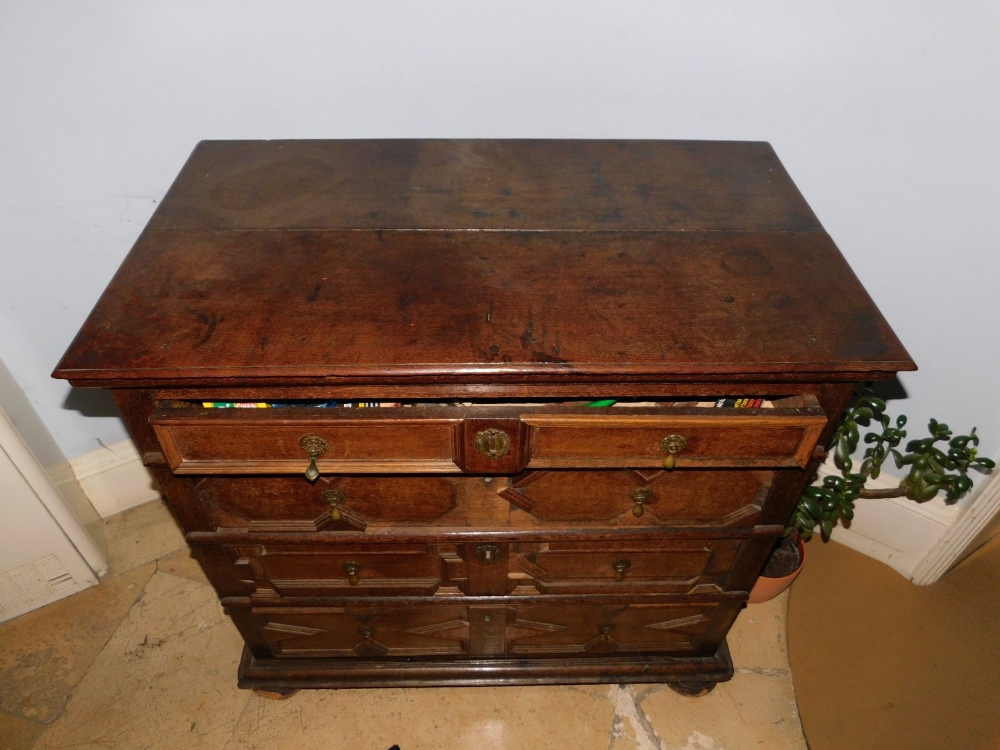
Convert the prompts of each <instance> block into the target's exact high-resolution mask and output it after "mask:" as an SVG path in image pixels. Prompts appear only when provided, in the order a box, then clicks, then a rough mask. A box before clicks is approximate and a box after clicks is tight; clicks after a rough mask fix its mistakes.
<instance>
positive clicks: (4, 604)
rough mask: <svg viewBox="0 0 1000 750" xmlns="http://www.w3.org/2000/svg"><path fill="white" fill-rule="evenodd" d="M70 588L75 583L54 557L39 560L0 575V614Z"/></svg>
mask: <svg viewBox="0 0 1000 750" xmlns="http://www.w3.org/2000/svg"><path fill="white" fill-rule="evenodd" d="M74 585H76V580H75V579H74V578H73V576H71V575H70V574H69V572H68V571H67V570H66V567H65V566H64V565H63V564H62V563H61V562H60V561H59V558H58V557H56V556H55V555H49V556H48V557H43V558H42V559H41V560H35V562H33V563H28V564H27V565H22V566H21V567H20V568H15V569H14V570H8V571H7V572H6V573H0V612H7V611H10V610H13V609H18V608H20V607H24V606H25V605H28V604H31V603H32V602H36V601H39V600H40V599H45V598H46V597H49V596H52V594H54V593H56V592H57V591H60V590H62V589H66V588H70V587H71V586H74Z"/></svg>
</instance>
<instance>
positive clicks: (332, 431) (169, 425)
mask: <svg viewBox="0 0 1000 750" xmlns="http://www.w3.org/2000/svg"><path fill="white" fill-rule="evenodd" d="M167 411H168V412H169V410H167ZM206 411H207V412H209V413H207V414H204V415H194V416H180V415H174V414H169V413H167V414H166V415H165V416H162V417H160V418H157V417H154V419H153V420H152V421H153V429H154V431H155V433H156V437H157V440H158V441H159V443H160V447H161V448H162V450H163V456H164V458H165V459H166V461H167V463H168V465H169V466H170V468H171V469H172V470H173V471H174V472H175V473H177V474H305V472H306V471H307V470H308V469H309V467H310V462H311V461H315V465H316V467H317V470H318V471H320V472H322V473H331V472H342V471H350V472H359V473H363V472H372V471H378V472H380V473H385V472H442V471H445V472H447V471H452V472H454V471H457V470H458V467H457V466H456V465H455V463H454V461H453V460H452V443H453V438H452V432H453V424H452V423H451V422H449V421H447V420H422V419H406V420H400V421H393V420H389V419H371V420H369V419H343V418H331V419H323V418H312V417H310V418H302V419H282V418H274V417H273V416H272V415H271V414H267V415H266V416H265V417H259V418H256V419H254V418H250V419H247V418H242V417H243V415H242V414H239V413H237V414H233V415H231V416H230V415H228V414H222V415H221V416H220V415H217V414H214V413H211V412H212V411H214V410H206ZM267 411H269V412H270V411H279V410H267ZM280 411H286V410H280ZM373 411H374V410H373ZM251 416H254V415H251Z"/></svg>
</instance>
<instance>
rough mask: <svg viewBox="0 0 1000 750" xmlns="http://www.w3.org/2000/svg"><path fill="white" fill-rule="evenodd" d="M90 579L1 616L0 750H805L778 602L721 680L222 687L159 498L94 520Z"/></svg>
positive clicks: (231, 653)
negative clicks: (706, 687)
mask: <svg viewBox="0 0 1000 750" xmlns="http://www.w3.org/2000/svg"><path fill="white" fill-rule="evenodd" d="M106 532H107V538H108V544H109V547H110V554H111V574H110V575H109V577H107V578H106V579H105V580H104V581H102V583H101V585H100V586H97V587H95V588H92V589H90V590H88V591H85V592H82V593H80V594H77V595H75V596H73V597H70V598H68V599H64V600H62V601H60V602H57V603H55V604H52V605H50V606H48V607H45V608H44V609H42V610H38V611H36V612H32V613H29V614H27V615H24V616H23V617H20V618H17V619H16V620H13V621H11V622H8V623H4V624H0V750H27V749H28V748H37V749H39V750H41V748H70V747H72V748H74V750H86V749H89V748H95V749H97V748H100V749H101V750H108V749H109V748H113V749H114V750H126V749H128V748H137V749H142V750H149V749H151V748H157V749H162V750H166V749H168V748H198V749H201V748H205V749H208V748H212V749H218V750H237V749H241V748H245V749H247V750H249V749H251V748H262V749H263V748H268V749H269V750H270V749H272V748H274V749H277V750H283V749H284V748H289V749H291V748H295V750H312V749H313V748H316V749H317V750H319V749H320V748H323V749H324V750H329V749H330V748H350V749H351V750H387V749H388V748H390V747H391V746H393V745H398V746H399V748H400V750H435V749H438V748H448V749H449V750H463V749H465V748H475V749H476V750H490V749H492V748H532V750H544V749H547V748H553V749H556V748H558V749H559V750H563V749H564V748H565V749H572V750H577V749H579V750H589V749H590V748H596V749H599V750H654V749H655V750H682V749H683V750H742V749H743V748H768V750H772V749H774V748H780V749H784V748H803V749H804V748H805V747H806V743H805V739H804V738H803V736H802V729H801V725H800V723H799V716H798V712H797V709H796V705H795V695H794V693H793V691H792V679H791V674H790V672H789V668H788V650H787V646H786V614H787V599H786V598H785V596H782V597H781V598H779V599H776V600H774V601H773V602H770V603H768V604H763V605H754V606H752V607H750V608H748V609H747V610H745V611H744V612H743V613H742V614H741V615H740V618H739V620H738V621H737V623H736V626H735V627H734V629H733V631H732V633H731V635H730V638H729V643H730V647H731V649H732V653H733V660H734V663H735V664H736V675H735V677H734V678H733V680H732V681H731V682H727V683H723V684H721V685H719V686H718V687H717V688H716V689H715V690H714V691H713V692H711V693H710V694H708V695H707V696H703V697H700V698H685V697H682V696H680V695H677V694H676V693H674V692H673V691H672V690H670V689H669V688H667V687H666V686H664V685H652V686H651V685H634V686H633V685H583V686H555V687H526V688H525V687H513V688H476V689H471V688H449V689H436V688H423V689H384V690H313V691H302V692H300V693H298V694H297V695H295V696H294V697H292V698H290V699H288V700H285V701H273V700H267V699H265V698H261V697H259V696H257V695H255V694H254V693H252V692H249V691H244V690H239V689H237V687H236V665H237V662H238V660H239V657H240V651H241V647H242V643H241V641H240V638H239V636H238V635H237V633H236V631H235V629H234V628H233V627H232V625H231V624H230V623H229V621H228V620H227V618H226V617H225V615H224V614H223V612H222V609H221V608H220V607H219V605H218V604H217V602H216V598H215V595H214V592H213V591H212V589H211V587H210V586H209V585H208V584H207V582H206V581H205V579H204V577H203V576H202V574H201V570H200V569H199V568H198V566H197V564H195V563H194V562H193V561H192V560H191V558H190V557H189V556H188V554H187V551H186V548H185V546H184V542H183V539H182V538H181V535H180V532H179V531H178V530H177V528H176V526H175V525H174V523H173V521H172V519H171V518H170V516H169V515H168V514H167V512H166V510H165V508H164V507H163V505H162V504H160V503H150V504H147V505H143V506H140V507H138V508H134V509H132V510H130V511H126V512H125V513H122V514H119V515H118V516H115V517H114V518H112V519H109V521H108V522H107V525H106Z"/></svg>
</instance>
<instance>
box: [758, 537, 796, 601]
mask: <svg viewBox="0 0 1000 750" xmlns="http://www.w3.org/2000/svg"><path fill="white" fill-rule="evenodd" d="M798 548H799V567H797V568H796V569H795V571H794V572H793V573H790V574H789V575H787V576H782V577H781V578H767V577H765V576H761V577H760V578H758V579H757V583H755V584H754V585H753V589H752V590H751V591H750V604H760V603H761V602H766V601H770V600H771V599H773V598H774V597H776V596H777V595H778V594H780V593H781V592H782V591H784V590H785V589H787V588H788V587H789V586H791V585H792V581H794V580H795V579H796V578H798V577H799V573H801V572H802V566H803V565H805V562H806V546H805V545H804V544H803V543H802V542H801V541H799V543H798Z"/></svg>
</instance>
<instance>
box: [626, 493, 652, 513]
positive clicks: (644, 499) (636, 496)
mask: <svg viewBox="0 0 1000 750" xmlns="http://www.w3.org/2000/svg"><path fill="white" fill-rule="evenodd" d="M629 497H630V498H631V499H632V502H633V503H635V505H633V506H632V515H633V516H635V517H636V518H638V517H639V516H641V515H642V506H643V505H645V504H646V503H648V502H649V501H650V500H652V499H653V491H652V490H651V489H649V488H648V487H640V488H639V489H636V490H632V492H630V493H629Z"/></svg>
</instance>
